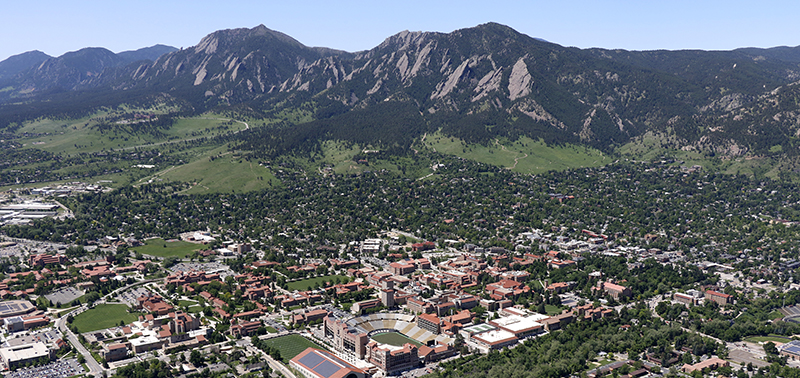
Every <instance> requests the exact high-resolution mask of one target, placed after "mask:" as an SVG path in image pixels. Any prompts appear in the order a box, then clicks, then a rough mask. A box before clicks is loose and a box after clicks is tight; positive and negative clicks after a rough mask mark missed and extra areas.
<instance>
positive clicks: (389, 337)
mask: <svg viewBox="0 0 800 378" xmlns="http://www.w3.org/2000/svg"><path fill="white" fill-rule="evenodd" d="M372 339H373V340H375V341H377V342H379V343H383V344H389V345H394V346H403V345H405V344H406V343H411V344H414V345H416V346H420V345H422V344H421V343H420V342H419V341H417V340H414V339H412V338H410V337H408V336H406V335H404V334H402V333H400V332H387V333H380V334H377V335H375V336H372Z"/></svg>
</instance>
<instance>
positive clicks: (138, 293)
mask: <svg viewBox="0 0 800 378" xmlns="http://www.w3.org/2000/svg"><path fill="white" fill-rule="evenodd" d="M152 294H153V293H152V292H150V290H147V288H145V287H141V286H140V287H137V288H134V289H133V290H129V291H125V292H123V293H121V294H119V295H117V299H118V300H119V301H120V302H126V303H129V304H130V305H131V307H133V308H136V306H137V305H138V304H139V303H138V302H137V301H136V299H137V298H139V297H142V296H150V295H152Z"/></svg>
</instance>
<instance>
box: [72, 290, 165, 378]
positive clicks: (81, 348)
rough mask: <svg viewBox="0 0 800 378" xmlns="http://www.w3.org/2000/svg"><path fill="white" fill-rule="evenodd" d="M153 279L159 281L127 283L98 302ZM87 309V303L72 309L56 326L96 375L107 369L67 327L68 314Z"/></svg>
mask: <svg viewBox="0 0 800 378" xmlns="http://www.w3.org/2000/svg"><path fill="white" fill-rule="evenodd" d="M153 281H158V279H155V280H146V281H139V282H135V283H132V284H130V285H126V286H124V287H121V288H119V289H117V290H114V291H112V292H111V293H109V294H106V295H105V296H104V297H103V298H102V299H101V300H100V301H98V303H99V302H102V301H105V300H106V299H107V298H109V297H111V296H113V295H115V294H116V293H118V292H121V291H124V290H127V289H130V288H132V287H134V286H138V285H143V284H146V283H148V282H153ZM85 310H86V307H85V305H84V306H81V307H78V308H76V309H74V310H72V311H70V312H69V313H67V314H66V315H64V316H62V317H60V318H58V319H57V320H56V327H57V328H58V329H59V330H60V331H61V333H63V334H64V335H66V337H67V340H69V342H70V343H71V344H72V345H73V346H74V347H75V349H76V350H77V351H78V352H79V353H80V354H82V355H83V358H85V359H86V366H88V367H89V374H91V375H96V373H97V374H99V373H101V372H103V371H105V369H104V368H103V366H101V365H100V364H99V363H98V362H97V360H95V359H94V357H93V356H92V353H90V352H89V351H88V350H87V349H86V347H84V346H83V344H81V342H80V341H79V340H78V337H77V336H76V335H75V334H74V333H72V331H71V330H70V329H69V328H68V327H67V317H68V316H70V315H72V316H75V315H76V314H78V313H80V312H83V311H85Z"/></svg>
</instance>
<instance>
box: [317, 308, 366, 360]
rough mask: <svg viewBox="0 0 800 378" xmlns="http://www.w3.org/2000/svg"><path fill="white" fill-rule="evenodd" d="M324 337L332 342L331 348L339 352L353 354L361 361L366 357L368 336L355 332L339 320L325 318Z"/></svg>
mask: <svg viewBox="0 0 800 378" xmlns="http://www.w3.org/2000/svg"><path fill="white" fill-rule="evenodd" d="M325 337H326V338H328V339H330V340H333V346H334V347H335V348H336V349H337V350H339V351H347V352H350V353H353V354H354V355H356V356H357V357H358V358H359V359H362V360H363V359H364V357H365V356H366V355H367V347H366V345H367V342H368V341H369V336H367V334H366V333H363V332H358V331H356V330H355V329H354V328H352V327H350V326H348V325H347V323H345V322H343V321H341V320H338V319H335V318H332V317H326V318H325Z"/></svg>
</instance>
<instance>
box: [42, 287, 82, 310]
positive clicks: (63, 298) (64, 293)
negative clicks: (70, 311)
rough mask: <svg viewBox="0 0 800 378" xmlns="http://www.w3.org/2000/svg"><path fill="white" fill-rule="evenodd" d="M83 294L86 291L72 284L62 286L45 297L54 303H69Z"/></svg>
mask: <svg viewBox="0 0 800 378" xmlns="http://www.w3.org/2000/svg"><path fill="white" fill-rule="evenodd" d="M83 294H85V293H84V292H83V291H82V290H78V289H77V288H75V287H72V286H70V287H64V288H61V289H59V290H57V291H54V292H52V293H50V294H47V295H45V296H44V297H45V298H47V299H48V300H49V301H50V302H53V304H54V305H55V304H56V303H61V304H62V305H67V304H69V303H70V302H72V301H74V300H76V299H78V298H79V297H80V296H81V295H83Z"/></svg>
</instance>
